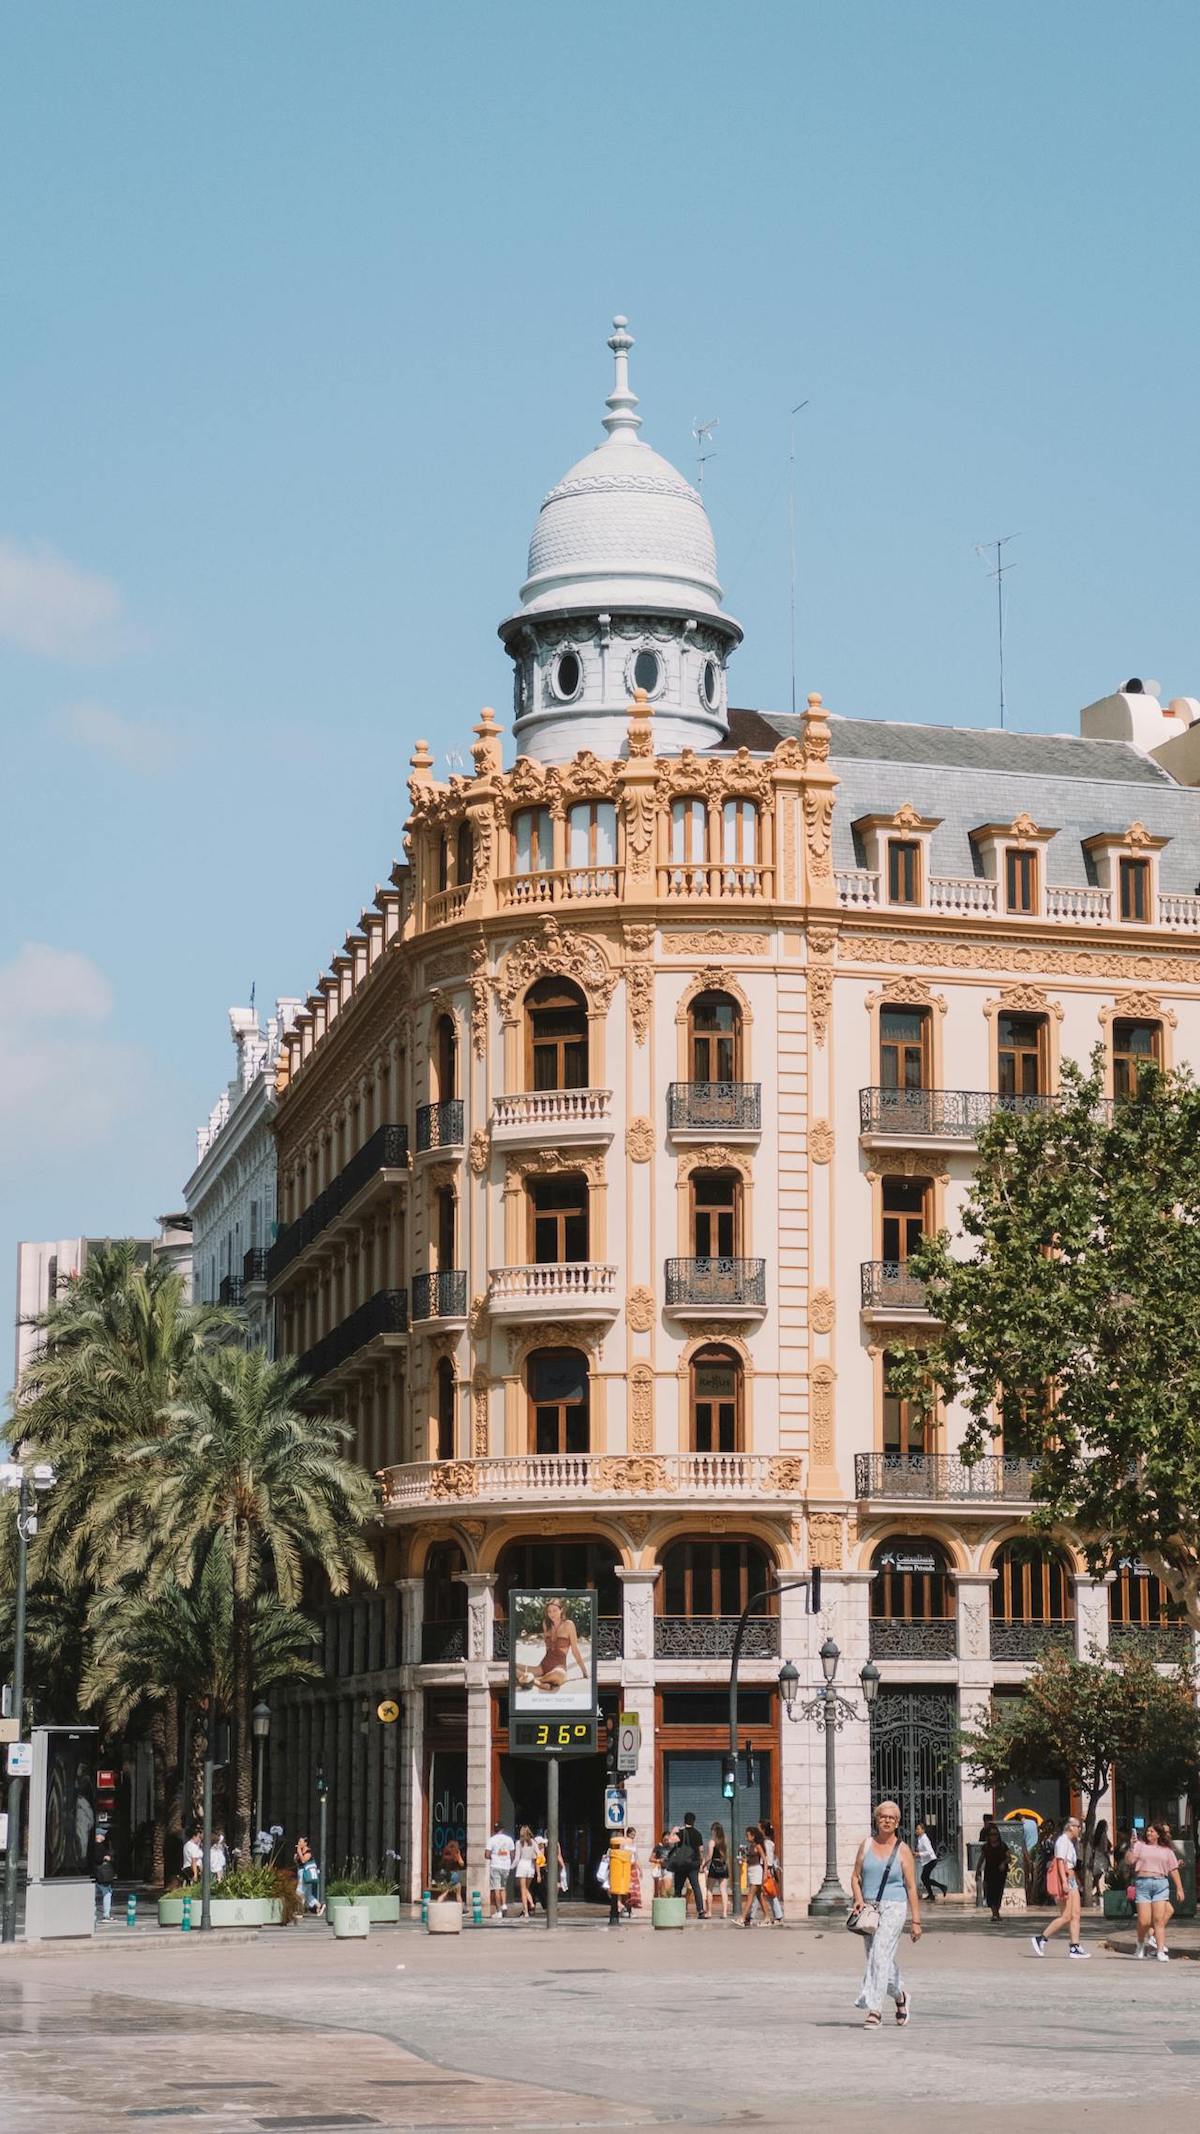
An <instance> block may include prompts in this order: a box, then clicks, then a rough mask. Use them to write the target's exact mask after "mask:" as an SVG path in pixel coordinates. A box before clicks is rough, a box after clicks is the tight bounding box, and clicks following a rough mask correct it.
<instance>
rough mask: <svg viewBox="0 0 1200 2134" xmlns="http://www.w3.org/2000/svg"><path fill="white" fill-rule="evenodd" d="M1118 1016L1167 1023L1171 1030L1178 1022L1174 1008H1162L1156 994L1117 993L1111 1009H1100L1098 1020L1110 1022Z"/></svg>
mask: <svg viewBox="0 0 1200 2134" xmlns="http://www.w3.org/2000/svg"><path fill="white" fill-rule="evenodd" d="M1118 1015H1131V1016H1145V1017H1146V1018H1147V1019H1149V1020H1157V1021H1161V1022H1164V1023H1169V1024H1170V1025H1171V1028H1172V1030H1173V1029H1175V1027H1176V1025H1177V1023H1178V1020H1179V1018H1178V1016H1177V1015H1176V1013H1175V1010H1174V1008H1164V1006H1163V1004H1162V1002H1161V1000H1160V999H1159V997H1158V994H1157V993H1118V994H1117V996H1116V999H1115V1000H1114V1001H1113V1004H1112V1006H1111V1008H1101V1010H1100V1020H1101V1022H1110V1021H1111V1020H1112V1019H1113V1017H1114V1016H1118Z"/></svg>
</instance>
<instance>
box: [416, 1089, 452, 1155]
mask: <svg viewBox="0 0 1200 2134" xmlns="http://www.w3.org/2000/svg"><path fill="white" fill-rule="evenodd" d="M462 1142H463V1101H462V1098H461V1097H448V1098H447V1099H446V1101H445V1103H444V1104H418V1106H417V1151H418V1154H424V1152H425V1150H426V1149H452V1148H461V1147H462Z"/></svg>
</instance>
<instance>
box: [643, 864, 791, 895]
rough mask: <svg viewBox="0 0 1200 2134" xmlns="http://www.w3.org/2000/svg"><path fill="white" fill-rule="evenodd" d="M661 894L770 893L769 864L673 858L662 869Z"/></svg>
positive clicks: (659, 881)
mask: <svg viewBox="0 0 1200 2134" xmlns="http://www.w3.org/2000/svg"><path fill="white" fill-rule="evenodd" d="M658 893H659V895H660V897H716V898H718V899H724V898H731V897H732V898H743V897H769V896H770V894H771V870H770V868H769V867H759V866H754V865H746V866H743V865H742V864H741V863H740V862H734V861H723V860H671V861H669V862H668V863H667V865H666V866H663V867H660V868H659V870H658Z"/></svg>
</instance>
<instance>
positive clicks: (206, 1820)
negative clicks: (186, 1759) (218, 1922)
mask: <svg viewBox="0 0 1200 2134" xmlns="http://www.w3.org/2000/svg"><path fill="white" fill-rule="evenodd" d="M210 1747H211V1743H210ZM212 1801H213V1766H212V1757H211V1756H206V1757H205V1759H204V1808H203V1816H202V1820H201V1824H200V1843H201V1844H202V1845H203V1847H204V1858H203V1860H202V1861H201V1863H200V1927H201V1931H202V1932H207V1931H208V1929H209V1928H211V1926H212Z"/></svg>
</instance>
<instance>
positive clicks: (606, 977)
mask: <svg viewBox="0 0 1200 2134" xmlns="http://www.w3.org/2000/svg"><path fill="white" fill-rule="evenodd" d="M557 977H562V978H573V979H574V980H575V982H576V984H577V985H580V986H582V987H583V990H584V991H585V993H587V994H588V995H589V997H590V999H591V1000H592V1002H593V1004H594V1006H595V1007H596V1008H598V1009H601V1010H605V1009H607V1007H608V1005H609V1002H610V1001H611V999H612V996H613V988H614V986H615V985H616V982H617V974H616V972H615V971H614V970H613V968H612V965H611V964H610V963H609V961H608V959H607V957H606V956H605V955H604V952H603V950H602V949H601V948H600V947H599V945H598V943H596V942H595V941H590V940H588V938H587V937H586V935H583V934H576V933H565V932H564V931H563V929H562V927H561V926H560V925H559V923H558V920H557V919H553V918H551V919H546V920H545V921H544V922H543V924H542V927H541V929H540V931H539V932H538V933H536V934H532V935H530V936H529V938H528V939H526V940H524V941H520V942H518V944H517V946H516V947H515V948H513V949H510V950H509V952H508V955H507V956H506V957H505V959H504V962H503V965H502V966H501V969H500V973H499V975H498V977H497V978H496V980H495V986H496V992H497V995H498V997H499V1000H500V1005H501V1008H502V1009H503V1012H504V1017H505V1020H506V1021H507V1022H512V1021H514V1020H515V1017H516V1009H517V1002H518V1000H519V999H520V997H521V995H522V994H524V993H525V992H526V991H527V990H528V988H529V987H530V986H531V985H532V984H533V983H534V982H535V980H536V979H538V978H557Z"/></svg>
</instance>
